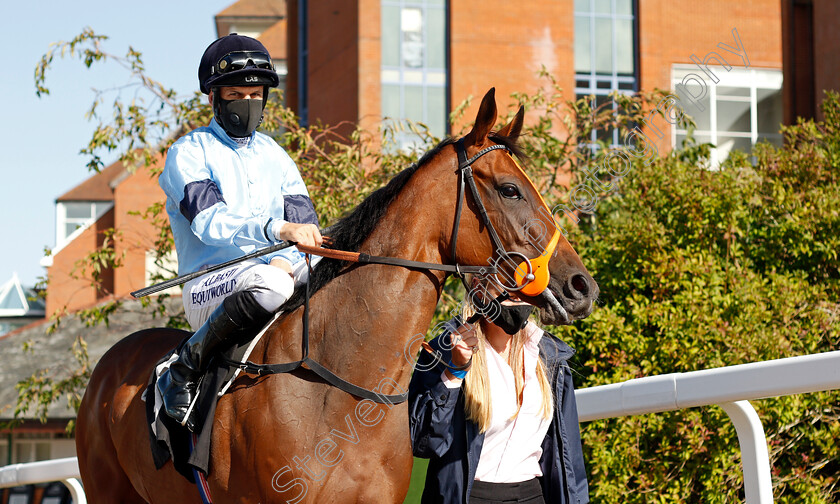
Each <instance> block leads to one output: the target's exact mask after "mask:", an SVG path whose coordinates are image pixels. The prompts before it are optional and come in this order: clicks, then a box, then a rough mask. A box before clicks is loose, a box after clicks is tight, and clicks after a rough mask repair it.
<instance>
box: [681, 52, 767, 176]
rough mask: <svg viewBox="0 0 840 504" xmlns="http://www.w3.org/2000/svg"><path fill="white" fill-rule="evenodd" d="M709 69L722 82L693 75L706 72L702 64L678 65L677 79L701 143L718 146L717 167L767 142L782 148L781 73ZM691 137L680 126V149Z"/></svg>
mask: <svg viewBox="0 0 840 504" xmlns="http://www.w3.org/2000/svg"><path fill="white" fill-rule="evenodd" d="M709 69H710V70H711V72H712V73H713V74H714V75H715V76H716V77H717V78H719V79H720V81H719V82H718V83H717V84H714V83H713V82H712V80H711V79H709V78H705V75H700V77H701V78H700V79H698V78H693V77H692V75H691V74H694V75H695V76H697V75H698V73H700V74H702V72H700V71H699V70H698V69H697V67H696V66H685V65H675V66H674V68H673V71H672V73H671V76H672V87H673V88H674V89H675V93H676V94H677V95H678V96H680V99H681V105H682V108H683V111H684V112H685V113H686V114H688V115H690V116H691V117H693V118H694V122H695V123H696V124H697V129H696V130H695V132H694V137H695V139H696V140H697V141H698V142H701V143H702V142H709V143H712V144H714V145H715V146H716V148H715V149H713V150H712V158H711V160H710V161H711V166H717V165H719V164H720V162H721V161H723V160H725V159H726V158H727V156H728V155H729V152H730V151H732V150H733V149H738V150H741V151H744V152H749V151H750V149H751V148H752V146H754V145H755V144H756V142H758V141H761V140H764V141H768V142H770V143H773V144H776V145H781V143H782V135H781V134H780V133H779V126H780V124H781V123H782V72H781V70H761V69H744V68H736V67H734V66H732V67H731V68H730V70H729V71H727V70H726V68H725V67H715V66H710V67H709ZM681 90H682V92H681ZM686 133H687V132H686V130H684V129H677V128H676V127H674V134H673V135H672V137H673V138H674V145H680V144H681V143H682V141H683V140H685V137H686Z"/></svg>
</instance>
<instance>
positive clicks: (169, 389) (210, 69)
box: [157, 33, 322, 430]
mask: <svg viewBox="0 0 840 504" xmlns="http://www.w3.org/2000/svg"><path fill="white" fill-rule="evenodd" d="M198 80H199V86H200V88H201V91H202V92H203V93H205V94H208V95H209V96H208V99H209V102H210V105H211V106H212V107H213V115H214V118H213V119H212V120H211V121H210V124H209V125H208V126H205V127H202V128H198V129H196V130H194V131H192V132H190V133H188V134H187V135H184V136H183V137H181V138H180V139H178V141H176V142H175V143H174V144H173V145H172V147H171V148H170V149H169V152H168V153H167V156H166V165H165V168H164V170H163V172H162V173H161V175H160V179H159V182H160V186H161V188H163V191H164V192H165V193H166V211H167V213H168V214H169V223H170V225H171V227H172V234H173V235H174V237H175V248H176V250H177V252H178V270H179V271H178V273H179V274H185V273H190V272H193V271H198V270H201V269H203V268H207V267H209V266H212V265H214V264H219V263H222V262H225V261H228V260H231V259H235V258H237V257H241V256H243V255H245V254H247V253H249V252H253V251H254V250H257V249H258V248H263V247H266V246H269V245H272V244H274V243H276V241H279V240H288V241H292V242H296V243H300V244H303V245H309V246H319V245H320V244H321V242H322V237H321V233H320V231H319V230H318V218H317V215H316V214H315V208H314V206H313V205H312V201H311V200H310V199H309V194H308V192H307V190H306V186H305V185H304V183H303V180H302V179H301V176H300V172H299V171H298V169H297V166H295V163H294V161H292V159H291V158H290V157H289V155H288V154H287V153H286V152H285V151H284V150H283V148H281V147H280V146H279V145H277V143H276V142H275V141H274V140H273V139H271V138H270V137H268V136H267V135H264V134H262V133H258V132H256V131H255V130H256V128H257V126H259V124H260V122H261V121H262V115H263V110H264V108H265V105H266V102H267V100H268V91H269V89H268V88H269V87H276V86H277V85H278V84H279V82H280V80H279V78H278V76H277V73H276V71H275V69H274V65H273V64H272V62H271V57H270V56H269V54H268V51H267V50H266V48H265V47H264V46H263V45H262V44H261V43H260V42H259V41H258V40H256V39H253V38H250V37H245V36H242V35H237V34H235V33H232V34H230V35H227V36H225V37H221V38H219V39H218V40H216V41H215V42H213V43H212V44H210V46H208V47H207V49H206V50H205V51H204V55H203V56H202V57H201V63H200V64H199V67H198ZM307 275H308V270H307V268H306V262H305V260H304V256H303V254H301V253H300V252H299V251H298V250H297V249H296V248H294V247H292V248H287V249H284V250H281V251H278V252H276V253H274V254H272V255H268V256H263V257H261V258H257V259H252V260H250V261H247V262H242V263H239V264H236V265H233V266H230V267H228V268H226V269H222V270H219V271H214V272H212V273H209V274H207V275H203V276H201V277H198V278H196V279H194V280H192V281H190V282H187V283H186V284H185V285H184V289H183V303H184V311H185V313H186V317H187V321H188V322H189V323H190V326H192V328H193V330H194V331H195V333H194V334H193V335H192V336H191V337H190V338H189V339H187V340H185V341H184V342H183V343H182V344H181V346H180V347H179V349H178V359H177V361H174V362H173V363H172V364H171V365H170V366H169V369H168V370H167V371H166V372H164V374H162V375H161V377H160V379H159V380H158V384H157V386H158V390H159V391H160V393H161V395H162V396H163V403H164V408H165V410H166V413H167V414H168V415H169V416H171V417H172V418H174V419H175V420H177V421H178V422H179V423H181V424H182V425H186V426H187V427H188V428H189V429H190V430H193V428H194V426H195V425H194V418H192V416H193V415H190V417H191V418H187V411H188V409H189V406H190V404H191V403H192V401H193V399H194V398H195V395H196V387H197V382H198V379H199V377H200V376H201V374H202V373H203V372H204V371H205V370H206V367H207V362H208V361H209V360H210V358H211V357H212V355H213V354H214V352H216V351H220V350H224V349H225V348H226V347H229V346H230V345H232V344H234V343H238V342H241V341H245V340H247V339H248V338H251V337H253V336H254V334H256V332H257V331H259V329H261V328H262V327H263V326H264V325H265V324H266V323H267V322H268V321H269V320H270V319H271V317H272V316H273V314H274V312H276V311H277V309H278V308H279V307H280V306H281V305H282V304H283V303H284V302H286V300H288V299H289V297H291V295H292V293H293V291H294V289H295V287H297V286H299V285H302V284H303V283H304V282H305V281H306V280H307Z"/></svg>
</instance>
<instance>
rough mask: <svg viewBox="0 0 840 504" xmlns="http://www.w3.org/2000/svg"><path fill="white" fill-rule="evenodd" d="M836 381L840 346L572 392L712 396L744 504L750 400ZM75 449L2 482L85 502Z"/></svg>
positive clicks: (652, 401) (600, 398)
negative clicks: (731, 448)
mask: <svg viewBox="0 0 840 504" xmlns="http://www.w3.org/2000/svg"><path fill="white" fill-rule="evenodd" d="M837 389H840V351H837V352H827V353H822V354H814V355H804V356H801V357H790V358H787V359H778V360H772V361H765V362H755V363H752V364H741V365H738V366H729V367H723V368H716V369H705V370H703V371H692V372H690V373H672V374H666V375H659V376H650V377H646V378H638V379H635V380H628V381H626V382H622V383H615V384H612V385H601V386H598V387H590V388H585V389H580V390H577V391H576V392H575V397H576V399H577V405H578V415H579V417H580V421H581V422H590V421H592V420H600V419H603V418H615V417H621V416H627V415H642V414H646V413H659V412H662V411H673V410H678V409H684V408H694V407H697V406H709V405H713V404H716V405H718V406H720V407H721V408H723V410H724V411H725V412H726V413H727V414H728V415H729V417H730V418H731V419H732V421H733V423H734V424H735V430H736V432H737V433H738V442H739V443H740V445H741V462H742V464H743V466H744V494H745V497H746V502H747V504H771V503H772V502H773V488H772V481H771V479H770V459H769V457H768V453H767V440H766V439H765V437H764V428H763V427H762V425H761V420H760V419H759V418H758V414H756V412H755V409H753V407H752V405H750V403H749V401H750V400H753V399H764V398H768V397H779V396H785V395H791V394H806V393H811V392H821V391H824V390H837ZM78 478H79V464H78V461H77V459H76V457H71V458H65V459H58V460H48V461H44V462H33V463H30V464H14V465H10V466H6V467H3V468H0V488H6V487H11V486H17V485H27V484H30V483H46V482H48V481H61V482H62V483H64V484H65V485H67V488H69V489H70V493H71V494H72V495H73V502H74V503H75V504H87V501H86V500H85V494H84V491H83V490H82V487H81V484H80V483H79V481H78Z"/></svg>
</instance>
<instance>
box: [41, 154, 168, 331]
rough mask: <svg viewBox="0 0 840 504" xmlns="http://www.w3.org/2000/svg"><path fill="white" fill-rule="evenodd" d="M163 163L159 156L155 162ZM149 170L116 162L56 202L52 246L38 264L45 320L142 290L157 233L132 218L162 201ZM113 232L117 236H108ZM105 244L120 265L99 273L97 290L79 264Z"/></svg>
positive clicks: (152, 228)
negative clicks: (43, 274) (43, 279)
mask: <svg viewBox="0 0 840 504" xmlns="http://www.w3.org/2000/svg"><path fill="white" fill-rule="evenodd" d="M162 162H163V158H162V157H161V158H159V159H158V160H157V163H162ZM152 168H153V167H143V166H140V167H138V168H136V169H129V168H128V167H126V166H124V165H123V164H122V163H121V162H116V163H113V164H111V165H110V166H108V167H106V168H104V169H103V170H102V171H101V172H99V173H97V174H95V175H93V176H92V177H90V178H88V179H87V180H85V181H84V182H82V183H81V184H79V185H78V186H76V187H74V188H73V189H71V190H70V191H68V192H66V193H65V194H63V195H61V196H59V197H58V198H57V199H56V246H55V248H53V250H52V253H51V255H49V256H47V257H45V258H44V259H43V260H42V262H41V264H42V265H43V266H45V267H46V268H47V279H48V280H49V287H48V289H47V305H46V312H47V316H48V317H49V316H53V315H56V314H60V313H62V312H68V313H72V312H75V311H77V310H79V309H81V308H84V307H89V306H91V305H93V304H96V303H98V302H101V301H103V300H105V299H107V298H114V297H117V298H120V297H125V296H126V295H128V293H130V292H131V291H134V290H136V289H139V288H141V287H143V286H145V285H146V281H147V279H148V278H149V276H150V274H151V273H152V268H153V265H152V263H151V260H150V258H148V257H147V256H148V255H149V251H150V250H152V249H153V248H154V239H155V237H156V235H157V233H156V230H155V228H154V227H153V225H152V224H151V223H150V222H149V221H148V220H146V219H143V218H142V217H141V216H140V215H137V214H136V213H137V212H142V211H144V210H145V209H147V208H149V206H151V205H152V204H154V203H162V202H163V201H164V199H165V197H164V194H163V192H162V191H161V190H160V188H159V187H158V184H157V178H156V177H154V176H152V174H151V173H152ZM112 228H113V229H115V230H117V233H115V234H114V235H113V236H111V237H109V236H108V235H107V232H108V230H110V229H112ZM106 239H108V240H110V241H111V242H112V243H113V249H114V254H115V257H117V258H118V259H119V261H120V264H121V265H120V267H119V268H116V269H105V270H103V271H102V273H101V285H100V287H98V288H97V287H95V286H94V285H93V283H92V281H91V280H92V273H91V271H89V270H86V269H83V268H81V267H80V264H79V261H80V260H81V259H83V258H84V257H86V256H87V255H88V254H90V253H92V252H94V251H96V250H97V249H99V248H100V247H102V245H103V242H104V241H105V240H106Z"/></svg>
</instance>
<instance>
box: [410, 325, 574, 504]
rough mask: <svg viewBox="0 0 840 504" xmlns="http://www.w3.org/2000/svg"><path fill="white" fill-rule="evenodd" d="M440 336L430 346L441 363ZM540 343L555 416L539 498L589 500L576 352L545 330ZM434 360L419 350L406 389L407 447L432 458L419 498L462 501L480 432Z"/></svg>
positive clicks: (557, 502) (558, 502) (563, 502)
mask: <svg viewBox="0 0 840 504" xmlns="http://www.w3.org/2000/svg"><path fill="white" fill-rule="evenodd" d="M445 337H448V335H447V334H446V333H444V334H441V335H440V336H438V337H437V338H435V339H433V340H432V341H431V342H430V344H431V345H432V348H434V349H435V350H438V351H439V352H440V355H441V358H442V360H443V362H449V359H450V352H449V350H447V349H441V345H440V341H439V340H440V339H441V338H445ZM539 346H540V358H541V359H542V361H543V363H544V364H545V367H546V372H547V375H548V382H549V383H550V384H552V387H553V391H554V417H553V418H552V421H551V425H550V426H549V428H548V433H547V434H546V436H545V439H544V440H543V443H542V449H543V453H542V457H541V458H540V467H541V468H542V473H543V476H542V477H541V478H540V483H541V484H542V489H543V496H544V497H545V502H547V503H551V504H585V503H588V502H589V485H588V483H587V480H586V470H585V468H584V465H583V450H582V448H581V443H580V428H579V426H578V413H577V404H576V403H575V393H574V384H573V383H572V374H571V373H570V371H569V366H568V363H567V361H568V359H569V358H570V357H571V356H572V355H574V352H575V351H574V349H573V348H571V347H570V346H569V345H567V344H566V343H564V342H563V341H561V340H559V339H557V338H556V337H554V336H553V335H552V334H550V333H548V332H546V333H544V334H543V337H542V338H541V339H540V344H539ZM433 363H434V358H433V357H432V356H431V355H430V354H429V353H428V352H425V351H421V352H420V358H419V359H418V361H417V365H416V367H415V371H414V375H413V376H412V378H411V383H410V385H409V389H408V400H409V406H408V407H409V421H410V426H411V444H412V449H413V451H414V455H415V456H416V457H421V458H428V459H431V460H430V461H429V469H428V472H427V473H426V486H425V488H424V490H423V498H422V501H421V502H422V503H424V504H427V503H441V504H461V503H465V502H467V500H468V499H467V496H468V495H469V494H470V491H471V490H472V482H473V480H474V479H475V471H476V467H477V466H478V458H479V456H480V455H481V447H482V445H483V444H484V434H483V433H479V432H478V425H477V424H476V423H475V422H473V421H471V420H468V419H467V417H466V413H465V410H464V397H463V396H464V395H463V393H462V389H461V388H455V389H450V388H447V387H446V385H444V383H443V381H442V380H441V377H440V375H441V373H442V372H443V369H444V368H443V365H442V364H440V363H438V364H437V365H436V366H433ZM429 368H431V369H429Z"/></svg>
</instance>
